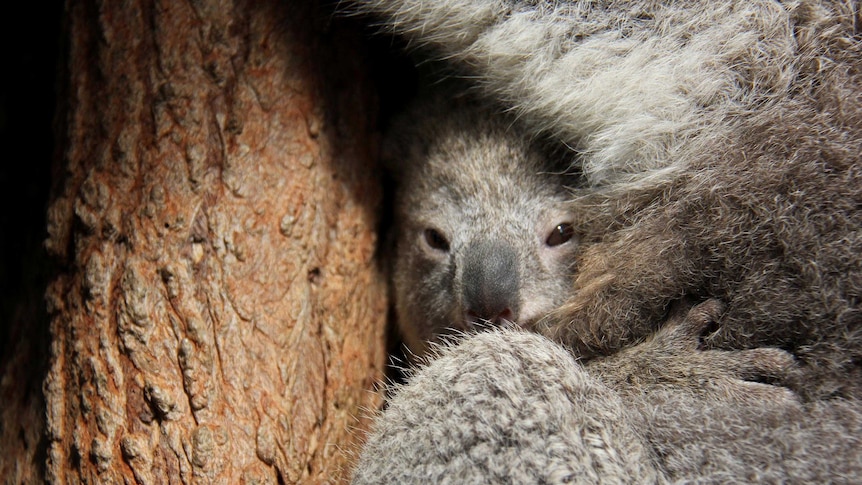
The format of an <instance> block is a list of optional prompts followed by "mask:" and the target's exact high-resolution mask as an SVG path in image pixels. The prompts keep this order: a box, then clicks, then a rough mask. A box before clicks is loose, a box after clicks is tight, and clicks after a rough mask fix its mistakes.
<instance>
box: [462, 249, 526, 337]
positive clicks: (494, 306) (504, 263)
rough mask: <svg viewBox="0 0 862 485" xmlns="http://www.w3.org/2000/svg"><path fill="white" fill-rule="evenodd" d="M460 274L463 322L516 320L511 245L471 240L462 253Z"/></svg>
mask: <svg viewBox="0 0 862 485" xmlns="http://www.w3.org/2000/svg"><path fill="white" fill-rule="evenodd" d="M462 278H463V279H462V283H463V289H462V295H461V296H462V301H463V304H464V308H463V310H464V320H465V323H467V324H468V325H470V326H472V325H473V324H476V323H483V322H485V323H492V324H500V323H502V322H503V321H504V320H505V321H510V322H516V321H517V319H518V310H519V293H520V292H519V290H520V275H519V273H518V257H517V253H516V252H515V249H514V248H513V247H512V246H510V245H509V244H506V243H504V242H499V241H482V242H478V243H473V244H471V245H470V246H468V247H467V249H466V251H465V254H464V272H463V277H462Z"/></svg>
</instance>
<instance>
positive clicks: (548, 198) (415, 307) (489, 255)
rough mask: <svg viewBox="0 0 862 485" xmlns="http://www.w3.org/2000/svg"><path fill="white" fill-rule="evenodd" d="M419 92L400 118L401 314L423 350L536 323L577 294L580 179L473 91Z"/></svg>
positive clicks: (395, 168)
mask: <svg viewBox="0 0 862 485" xmlns="http://www.w3.org/2000/svg"><path fill="white" fill-rule="evenodd" d="M451 93H452V91H448V96H447V95H445V94H444V93H443V91H442V90H438V91H437V93H436V94H435V93H431V94H428V95H421V96H420V99H419V101H417V102H416V103H414V105H413V106H412V107H411V108H410V109H408V110H407V111H406V112H405V113H404V114H403V115H402V116H401V118H399V119H396V120H395V121H394V122H393V126H394V127H396V128H394V129H392V130H390V132H389V133H388V136H387V140H386V141H385V144H384V159H385V160H386V163H387V164H388V166H389V168H390V169H391V170H392V172H393V173H394V176H395V179H396V189H395V214H394V228H393V230H394V244H395V247H394V254H395V258H394V264H393V266H394V267H393V275H394V278H393V279H394V294H395V311H396V318H397V320H398V325H399V328H400V331H401V334H402V336H403V339H404V341H405V343H406V344H407V346H408V347H409V349H410V350H411V352H413V353H414V354H416V355H422V354H424V353H425V351H426V347H427V345H428V342H430V341H434V340H435V339H437V338H438V337H439V336H441V335H446V334H451V333H452V332H462V331H468V330H471V329H474V328H475V327H476V326H485V325H500V324H506V323H514V324H518V325H521V326H529V325H531V324H532V323H534V322H535V321H536V320H538V319H539V318H540V317H542V316H543V315H544V314H546V313H547V312H548V311H550V310H552V309H554V308H556V307H558V306H559V305H560V304H561V303H563V301H565V298H566V296H567V295H568V293H569V288H570V286H571V282H572V271H571V262H572V260H573V253H574V251H575V249H576V247H577V238H576V237H575V235H574V231H573V228H572V214H571V210H570V204H568V200H569V199H570V197H571V194H570V193H569V186H571V185H572V184H574V183H576V182H577V180H578V177H577V176H576V175H574V174H571V173H567V172H566V171H565V169H566V166H562V167H560V166H555V165H553V164H552V163H550V161H549V160H550V157H547V156H545V153H544V152H543V147H542V145H541V143H540V142H538V141H536V140H530V139H527V138H525V137H522V136H520V135H519V133H518V131H517V127H516V126H517V125H515V124H514V123H513V121H512V120H511V119H510V118H508V117H506V116H504V114H503V113H501V112H499V111H495V110H494V109H493V108H492V107H490V106H486V105H482V104H481V103H479V102H478V101H476V100H473V99H470V98H469V97H467V96H465V95H461V96H455V97H454V98H453V96H452V95H451Z"/></svg>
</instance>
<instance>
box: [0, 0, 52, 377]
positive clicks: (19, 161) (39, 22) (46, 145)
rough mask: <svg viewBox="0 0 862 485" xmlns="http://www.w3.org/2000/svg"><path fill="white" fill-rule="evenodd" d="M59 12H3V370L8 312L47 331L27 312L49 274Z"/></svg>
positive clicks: (15, 7)
mask: <svg viewBox="0 0 862 485" xmlns="http://www.w3.org/2000/svg"><path fill="white" fill-rule="evenodd" d="M62 12H63V4H62V2H60V1H56V0H48V1H41V2H11V3H9V4H7V5H5V6H4V7H3V14H2V15H0V35H2V47H0V49H2V55H0V63H2V69H0V370H2V366H3V364H4V363H5V361H6V359H5V357H6V355H7V352H8V351H9V347H10V344H13V342H12V341H11V340H14V338H12V336H10V332H9V331H10V322H11V320H12V319H13V318H23V319H26V320H29V322H31V323H32V324H33V327H35V328H32V330H33V331H44V327H43V326H44V324H45V316H44V310H42V311H41V312H40V313H41V314H39V315H27V313H31V312H32V309H33V308H34V305H33V304H32V303H33V302H32V300H38V301H39V303H41V298H42V295H43V294H44V285H45V275H46V273H47V258H46V256H45V252H44V249H42V242H43V241H44V239H45V235H46V231H45V210H46V207H47V202H48V189H49V187H50V173H51V165H52V160H53V158H54V134H53V124H54V123H53V120H54V111H55V100H56V96H55V84H56V77H57V76H56V71H57V66H58V57H59V56H58V54H59V52H60V49H61V47H60V39H61V31H62ZM28 300H30V304H27V303H26V302H27V301H28ZM39 307H44V305H39ZM27 327H30V326H29V325H27ZM39 327H43V328H39ZM22 330H26V329H22Z"/></svg>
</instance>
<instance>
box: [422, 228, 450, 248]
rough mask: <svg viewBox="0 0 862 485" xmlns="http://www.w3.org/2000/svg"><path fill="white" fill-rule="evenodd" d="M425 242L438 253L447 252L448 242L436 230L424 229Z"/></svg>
mask: <svg viewBox="0 0 862 485" xmlns="http://www.w3.org/2000/svg"><path fill="white" fill-rule="evenodd" d="M425 242H426V243H428V245H429V246H431V247H432V248H433V249H436V250H438V251H449V241H448V240H446V237H445V236H443V235H442V234H440V231H438V230H436V229H425Z"/></svg>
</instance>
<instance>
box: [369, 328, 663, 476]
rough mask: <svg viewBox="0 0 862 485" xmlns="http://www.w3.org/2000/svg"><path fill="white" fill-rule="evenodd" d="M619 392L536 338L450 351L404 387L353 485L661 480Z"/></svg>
mask: <svg viewBox="0 0 862 485" xmlns="http://www.w3.org/2000/svg"><path fill="white" fill-rule="evenodd" d="M635 419H636V417H633V416H632V415H631V414H630V412H629V410H628V409H627V408H626V407H625V406H624V405H623V402H622V401H621V399H620V397H619V396H618V395H617V394H616V393H615V392H613V391H611V390H610V389H609V388H607V387H606V386H604V385H603V384H602V383H601V382H599V381H598V380H596V379H594V378H593V377H591V376H590V375H588V374H587V372H586V371H585V369H584V368H583V367H582V366H581V365H579V364H578V363H576V362H575V359H574V358H573V357H572V356H571V354H570V353H568V352H567V351H566V350H565V349H563V348H562V347H560V346H558V345H556V344H554V343H552V342H551V341H549V340H547V339H545V338H544V337H541V336H539V335H536V334H532V333H526V332H523V331H515V330H499V331H494V332H484V333H480V334H477V335H473V336H470V337H468V338H465V339H463V340H461V341H460V342H459V343H457V344H456V345H452V346H448V347H443V348H441V349H440V351H439V356H437V357H436V358H435V359H433V360H432V361H431V362H430V363H429V364H428V365H427V366H425V367H422V368H419V369H417V370H416V371H415V373H414V374H413V375H412V376H411V377H410V378H409V379H408V382H407V383H406V384H405V385H403V386H401V387H399V388H398V389H396V392H395V394H394V396H393V398H392V399H391V401H390V402H389V405H388V407H387V408H386V409H385V410H384V411H383V413H382V415H381V416H379V418H378V420H377V422H376V426H375V428H374V430H373V431H372V433H371V435H370V436H369V439H368V442H367V444H366V446H365V449H364V450H363V452H362V454H361V456H360V458H359V462H358V466H357V467H356V469H355V473H354V476H353V482H354V483H564V482H573V481H575V482H588V483H599V482H602V483H604V482H612V483H655V482H657V481H662V479H661V477H660V476H659V474H658V472H657V470H656V469H655V467H654V466H653V463H654V458H653V457H652V456H651V455H650V451H649V449H648V448H647V447H646V446H645V445H644V441H643V439H642V437H641V436H640V435H639V433H638V430H639V428H640V427H639V426H638V424H637V423H636V422H635V421H634V420H635Z"/></svg>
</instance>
